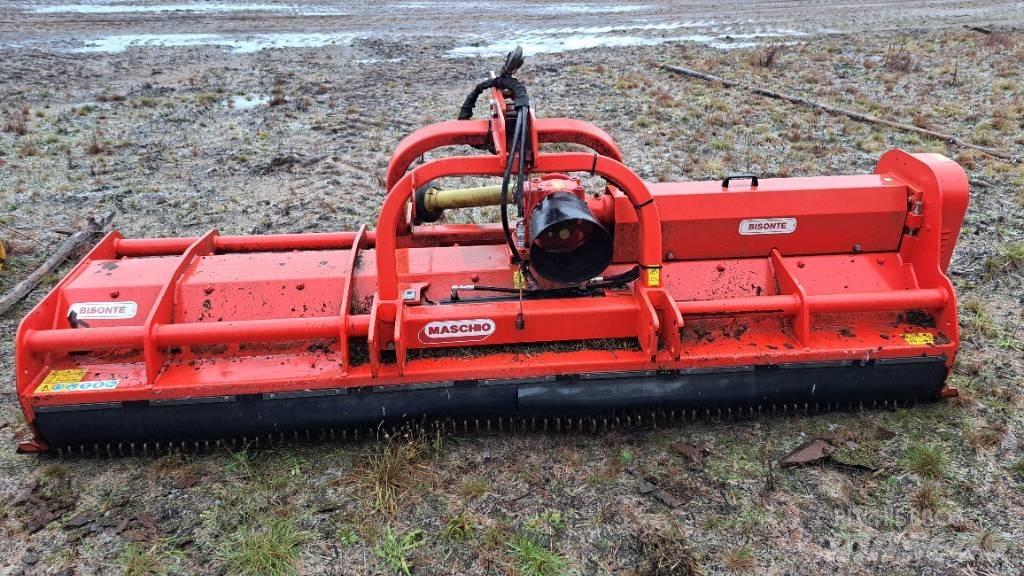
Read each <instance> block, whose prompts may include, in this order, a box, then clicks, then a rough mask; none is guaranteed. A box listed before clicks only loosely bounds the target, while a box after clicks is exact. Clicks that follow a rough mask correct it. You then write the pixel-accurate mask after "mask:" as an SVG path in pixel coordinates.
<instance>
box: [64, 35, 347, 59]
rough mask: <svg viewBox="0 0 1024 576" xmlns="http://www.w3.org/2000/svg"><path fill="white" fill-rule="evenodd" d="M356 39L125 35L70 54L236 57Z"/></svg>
mask: <svg viewBox="0 0 1024 576" xmlns="http://www.w3.org/2000/svg"><path fill="white" fill-rule="evenodd" d="M356 38H357V35H356V34H351V33H333V34H328V33H283V32H282V33H274V34H254V35H248V36H242V37H238V36H224V35H221V34H127V35H119V36H105V37H102V38H95V39H92V40H86V41H85V46H83V47H81V48H75V49H72V52H124V51H125V50H127V49H128V48H148V47H161V48H164V47H175V46H223V47H226V48H231V50H232V51H233V52H236V53H239V54H245V53H251V52H259V51H260V50H269V49H272V48H319V47H322V46H347V45H349V44H351V43H352V41H353V40H355V39H356Z"/></svg>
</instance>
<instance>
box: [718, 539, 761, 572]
mask: <svg viewBox="0 0 1024 576" xmlns="http://www.w3.org/2000/svg"><path fill="white" fill-rule="evenodd" d="M724 563H725V568H726V570H729V571H730V572H752V571H753V570H755V569H756V568H757V556H755V555H754V552H753V550H751V549H750V546H746V545H743V546H740V547H739V548H735V549H733V550H730V551H729V552H728V553H727V554H726V555H725V562H724Z"/></svg>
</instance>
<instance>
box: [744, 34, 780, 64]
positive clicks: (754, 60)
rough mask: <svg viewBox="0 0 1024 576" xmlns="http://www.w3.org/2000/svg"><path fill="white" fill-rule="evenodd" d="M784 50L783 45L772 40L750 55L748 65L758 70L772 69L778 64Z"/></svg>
mask: <svg viewBox="0 0 1024 576" xmlns="http://www.w3.org/2000/svg"><path fill="white" fill-rule="evenodd" d="M785 49H786V45H785V44H783V43H782V42H779V41H776V40H772V41H771V42H769V43H767V44H765V45H763V46H761V47H759V48H758V49H757V50H754V52H753V53H751V55H750V64H751V65H752V66H757V67H758V68H774V67H775V66H777V65H778V64H779V62H780V59H781V58H782V53H783V52H784V51H785Z"/></svg>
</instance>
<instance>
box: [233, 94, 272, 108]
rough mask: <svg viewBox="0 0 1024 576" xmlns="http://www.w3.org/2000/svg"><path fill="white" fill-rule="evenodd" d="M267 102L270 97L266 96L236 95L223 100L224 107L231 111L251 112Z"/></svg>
mask: <svg viewBox="0 0 1024 576" xmlns="http://www.w3.org/2000/svg"><path fill="white" fill-rule="evenodd" d="M269 102H270V96H268V95H266V94H236V95H234V96H232V97H231V98H228V99H227V100H225V101H224V105H225V106H227V107H228V108H231V109H233V110H252V109H253V108H256V107H258V106H266V105H267V104H268V103H269Z"/></svg>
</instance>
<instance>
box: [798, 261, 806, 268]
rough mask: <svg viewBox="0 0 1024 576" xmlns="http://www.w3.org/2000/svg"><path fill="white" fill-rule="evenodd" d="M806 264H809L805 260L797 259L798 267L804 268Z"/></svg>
mask: <svg viewBox="0 0 1024 576" xmlns="http://www.w3.org/2000/svg"><path fill="white" fill-rule="evenodd" d="M804 266H807V263H806V262H804V261H803V260H797V261H796V267H797V268H803V267H804Z"/></svg>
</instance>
